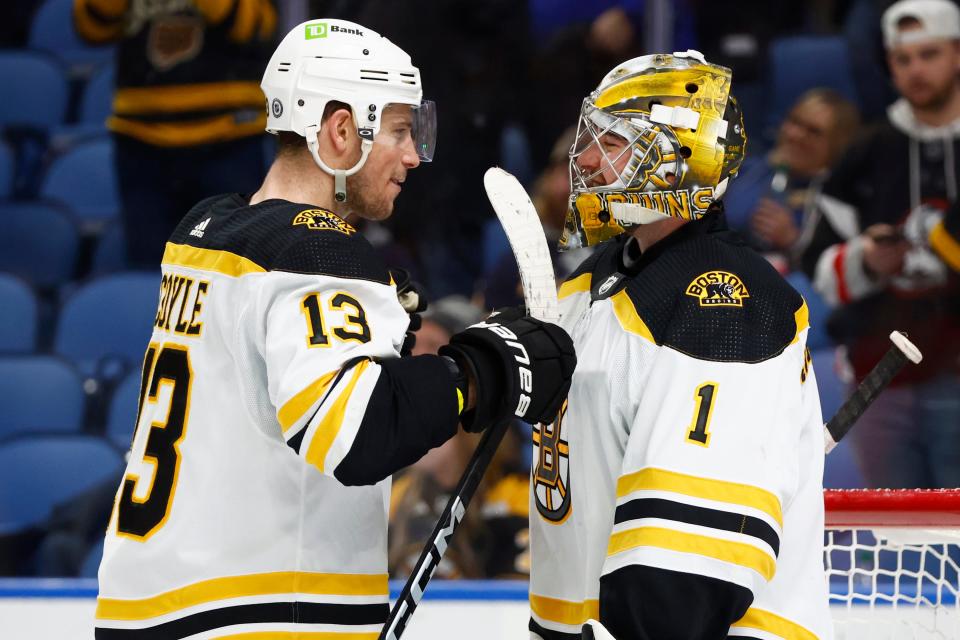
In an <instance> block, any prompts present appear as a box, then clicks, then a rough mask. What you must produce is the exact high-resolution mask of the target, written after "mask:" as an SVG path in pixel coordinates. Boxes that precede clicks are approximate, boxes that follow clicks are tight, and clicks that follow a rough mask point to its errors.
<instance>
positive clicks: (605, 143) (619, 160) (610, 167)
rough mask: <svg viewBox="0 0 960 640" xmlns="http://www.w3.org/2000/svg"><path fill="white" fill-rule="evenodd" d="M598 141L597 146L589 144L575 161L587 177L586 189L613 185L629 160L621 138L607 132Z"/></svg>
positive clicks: (625, 141) (624, 139)
mask: <svg viewBox="0 0 960 640" xmlns="http://www.w3.org/2000/svg"><path fill="white" fill-rule="evenodd" d="M599 140H600V144H599V145H598V144H597V143H596V142H591V143H590V144H589V146H587V148H586V149H584V150H583V152H582V153H581V154H580V155H578V156H577V158H576V160H575V162H576V163H577V166H578V167H580V170H581V171H582V172H583V174H584V175H585V176H588V178H587V186H588V187H603V186H606V185H609V184H613V183H614V182H616V180H617V178H618V177H619V175H620V173H621V172H622V171H623V169H624V167H626V166H627V162H628V161H629V160H630V150H629V149H627V140H626V138H624V137H623V136H620V135H617V134H616V133H612V132H609V131H608V132H607V133H604V134H603V135H602V136H600V137H599Z"/></svg>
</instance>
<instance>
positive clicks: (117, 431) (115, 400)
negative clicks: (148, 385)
mask: <svg viewBox="0 0 960 640" xmlns="http://www.w3.org/2000/svg"><path fill="white" fill-rule="evenodd" d="M140 375H141V372H140V371H138V370H136V369H134V370H132V371H131V372H130V373H128V374H127V377H125V378H124V379H123V382H121V383H120V384H119V385H117V388H116V389H114V391H113V397H112V398H110V409H109V411H107V432H106V436H107V437H108V438H109V439H110V441H111V442H113V443H114V444H116V445H117V446H118V447H120V448H121V449H128V448H130V443H131V442H133V429H134V427H135V426H136V425H135V423H136V421H137V404H138V403H139V402H140Z"/></svg>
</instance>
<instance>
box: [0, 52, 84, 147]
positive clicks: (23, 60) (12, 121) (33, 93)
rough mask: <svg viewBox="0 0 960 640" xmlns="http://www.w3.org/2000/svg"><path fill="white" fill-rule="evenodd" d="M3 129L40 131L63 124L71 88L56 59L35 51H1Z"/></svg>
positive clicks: (0, 116)
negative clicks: (26, 127) (33, 129)
mask: <svg viewBox="0 0 960 640" xmlns="http://www.w3.org/2000/svg"><path fill="white" fill-rule="evenodd" d="M0 87H3V93H4V95H5V96H7V97H6V98H4V99H3V100H0V126H30V127H36V128H40V129H47V128H49V127H54V126H56V125H58V124H60V123H61V122H63V120H64V117H65V116H66V112H67V99H68V96H69V86H68V82H67V77H66V74H64V72H63V69H62V68H61V67H60V65H59V63H58V62H57V61H56V59H54V58H51V57H50V56H48V55H46V54H44V53H39V52H34V51H13V50H6V51H0Z"/></svg>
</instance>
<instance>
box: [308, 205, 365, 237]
mask: <svg viewBox="0 0 960 640" xmlns="http://www.w3.org/2000/svg"><path fill="white" fill-rule="evenodd" d="M298 224H302V225H306V227H307V228H308V229H315V230H317V231H323V230H328V231H339V232H340V233H345V234H347V235H348V236H349V235H352V234H353V233H355V231H356V229H354V228H353V227H351V226H350V225H349V224H347V223H346V222H344V221H343V219H342V218H340V216H338V215H337V214H335V213H331V212H329V211H325V210H323V209H307V210H305V211H301V212H300V213H298V214H297V215H296V217H295V218H294V219H293V225H294V226H296V225H298Z"/></svg>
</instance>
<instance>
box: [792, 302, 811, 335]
mask: <svg viewBox="0 0 960 640" xmlns="http://www.w3.org/2000/svg"><path fill="white" fill-rule="evenodd" d="M793 318H794V320H796V323H797V332H796V333H795V334H794V335H793V340H791V341H790V344H793V343H794V342H796V341H797V340H799V339H800V332H801V331H803V330H804V329H806V328H807V327H809V326H810V309H808V308H807V301H806V300H804V301H803V304H802V305H800V308H799V309H797V310H796V312H794V314H793Z"/></svg>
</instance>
